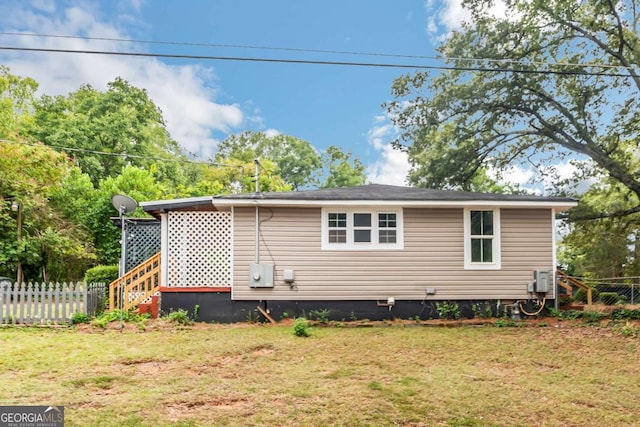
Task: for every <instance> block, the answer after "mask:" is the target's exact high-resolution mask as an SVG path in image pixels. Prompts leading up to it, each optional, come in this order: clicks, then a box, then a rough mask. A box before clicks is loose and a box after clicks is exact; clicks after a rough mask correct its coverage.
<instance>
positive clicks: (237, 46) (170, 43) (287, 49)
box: [0, 32, 441, 59]
mask: <svg viewBox="0 0 640 427" xmlns="http://www.w3.org/2000/svg"><path fill="white" fill-rule="evenodd" d="M0 35H2V36H26V37H46V38H59V39H73V40H95V41H112V42H124V43H141V44H155V45H168V46H194V47H223V48H231V49H252V50H274V51H284V52H302V53H327V54H334V55H335V54H337V55H359V56H382V57H388V58H414V59H416V58H418V59H441V58H438V57H435V56H423V55H408V54H397V53H379V52H357V51H348V50H325V49H308V48H295V47H278V46H256V45H241V44H223V43H197V42H175V41H166V40H137V39H125V38H114V37H88V36H70V35H62V34H38V33H17V32H0Z"/></svg>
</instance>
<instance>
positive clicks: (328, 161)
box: [322, 145, 367, 188]
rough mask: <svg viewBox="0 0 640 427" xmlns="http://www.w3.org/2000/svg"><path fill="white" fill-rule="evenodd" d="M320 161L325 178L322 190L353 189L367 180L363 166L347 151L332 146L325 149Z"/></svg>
mask: <svg viewBox="0 0 640 427" xmlns="http://www.w3.org/2000/svg"><path fill="white" fill-rule="evenodd" d="M322 160H323V165H324V167H325V176H326V179H325V180H324V182H323V183H322V188H336V187H353V186H356V185H362V184H364V183H365V182H366V180H367V177H366V175H365V173H364V171H365V167H364V165H363V164H362V162H361V161H360V159H359V158H357V157H353V155H352V154H351V152H349V151H348V152H345V151H343V150H342V149H340V148H339V147H336V146H334V145H332V146H330V147H329V148H327V151H326V152H325V153H324V155H323V159H322Z"/></svg>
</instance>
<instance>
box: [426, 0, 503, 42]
mask: <svg viewBox="0 0 640 427" xmlns="http://www.w3.org/2000/svg"><path fill="white" fill-rule="evenodd" d="M425 7H426V9H427V11H428V15H429V18H428V19H427V24H426V30H427V32H428V33H429V34H432V35H436V34H438V33H440V32H443V33H444V36H445V37H446V34H448V33H450V32H451V31H455V30H458V29H460V28H461V27H462V24H463V23H464V22H468V21H469V20H470V18H471V14H470V12H469V10H467V9H465V8H464V7H463V6H462V0H442V1H441V2H434V1H432V0H427V1H426V2H425ZM489 13H490V14H491V15H493V16H495V17H505V16H506V5H505V3H504V1H503V0H496V1H494V2H493V5H492V6H491V8H490V9H489Z"/></svg>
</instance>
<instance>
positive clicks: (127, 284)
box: [109, 252, 160, 311]
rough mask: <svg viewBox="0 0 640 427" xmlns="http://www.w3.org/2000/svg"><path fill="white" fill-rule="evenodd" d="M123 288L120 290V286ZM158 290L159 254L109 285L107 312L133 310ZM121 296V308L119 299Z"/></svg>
mask: <svg viewBox="0 0 640 427" xmlns="http://www.w3.org/2000/svg"><path fill="white" fill-rule="evenodd" d="M123 285H124V288H123V289H122V286H123ZM159 290H160V252H158V253H157V254H155V255H153V256H152V257H151V258H149V259H148V260H146V261H144V262H143V263H142V264H140V265H138V266H136V267H135V268H133V269H132V270H129V271H128V272H127V273H126V274H125V275H124V276H123V277H119V278H118V279H116V280H114V281H113V282H111V284H109V310H115V309H119V308H122V310H123V311H127V310H131V309H135V308H137V307H138V305H140V303H142V302H144V301H145V300H148V299H150V298H151V297H152V296H153V295H155V294H156V293H157V292H159ZM121 296H122V306H121V301H120V297H121Z"/></svg>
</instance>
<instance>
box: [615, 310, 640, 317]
mask: <svg viewBox="0 0 640 427" xmlns="http://www.w3.org/2000/svg"><path fill="white" fill-rule="evenodd" d="M611 318H612V319H613V320H622V319H640V308H636V309H630V308H622V309H620V310H613V311H612V312H611Z"/></svg>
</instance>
